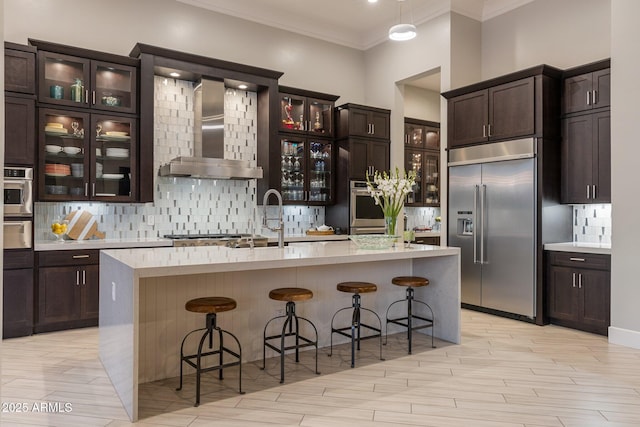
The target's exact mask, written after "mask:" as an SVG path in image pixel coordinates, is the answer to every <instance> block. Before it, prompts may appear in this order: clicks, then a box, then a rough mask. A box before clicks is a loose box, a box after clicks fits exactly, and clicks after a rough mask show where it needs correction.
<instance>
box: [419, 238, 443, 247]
mask: <svg viewBox="0 0 640 427" xmlns="http://www.w3.org/2000/svg"><path fill="white" fill-rule="evenodd" d="M413 243H418V244H421V245H434V246H439V245H440V237H416V240H414V241H413Z"/></svg>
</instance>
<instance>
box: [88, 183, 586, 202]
mask: <svg viewBox="0 0 640 427" xmlns="http://www.w3.org/2000/svg"><path fill="white" fill-rule="evenodd" d="M95 196H96V183H95V182H94V183H93V184H91V197H95ZM587 198H588V197H587Z"/></svg>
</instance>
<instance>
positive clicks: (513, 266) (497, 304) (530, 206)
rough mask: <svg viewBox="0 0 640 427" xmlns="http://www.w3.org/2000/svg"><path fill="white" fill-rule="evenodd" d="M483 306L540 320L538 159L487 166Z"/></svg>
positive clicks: (484, 172) (483, 200) (483, 195)
mask: <svg viewBox="0 0 640 427" xmlns="http://www.w3.org/2000/svg"><path fill="white" fill-rule="evenodd" d="M480 201H481V203H480V205H481V206H482V209H483V215H481V216H482V217H483V224H481V225H482V227H481V235H482V237H481V249H480V252H481V255H480V256H481V261H482V304H481V305H482V306H483V307H487V308H492V309H495V310H501V311H506V312H509V313H515V314H520V315H523V316H527V317H531V318H533V317H534V315H535V289H536V286H535V283H536V282H535V266H536V250H535V248H536V237H535V236H536V234H535V224H536V222H535V220H536V218H535V212H536V208H535V206H536V205H535V203H536V188H535V159H526V160H510V161H505V162H495V163H485V164H483V165H482V185H481V188H480Z"/></svg>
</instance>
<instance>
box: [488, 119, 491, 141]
mask: <svg viewBox="0 0 640 427" xmlns="http://www.w3.org/2000/svg"><path fill="white" fill-rule="evenodd" d="M487 136H488V137H489V138H491V123H489V124H488V125H487Z"/></svg>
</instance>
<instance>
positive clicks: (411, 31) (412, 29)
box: [389, 24, 416, 41]
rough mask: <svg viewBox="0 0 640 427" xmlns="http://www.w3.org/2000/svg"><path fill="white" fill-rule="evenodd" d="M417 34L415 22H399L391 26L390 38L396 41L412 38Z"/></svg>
mask: <svg viewBox="0 0 640 427" xmlns="http://www.w3.org/2000/svg"><path fill="white" fill-rule="evenodd" d="M415 36H416V26H415V25H413V24H398V25H394V26H393V27H391V28H389V38H390V39H391V40H396V41H404V40H411V39H412V38H414V37H415Z"/></svg>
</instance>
